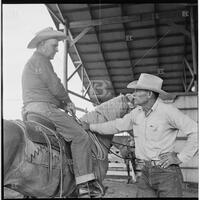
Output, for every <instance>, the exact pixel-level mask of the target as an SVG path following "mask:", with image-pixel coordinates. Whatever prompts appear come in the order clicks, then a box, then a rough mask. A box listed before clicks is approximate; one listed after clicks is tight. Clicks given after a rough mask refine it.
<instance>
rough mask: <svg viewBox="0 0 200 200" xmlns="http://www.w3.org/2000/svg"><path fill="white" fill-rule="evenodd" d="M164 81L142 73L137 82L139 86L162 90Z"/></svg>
mask: <svg viewBox="0 0 200 200" xmlns="http://www.w3.org/2000/svg"><path fill="white" fill-rule="evenodd" d="M162 83H163V80H162V79H161V78H159V77H157V76H154V75H152V74H146V73H142V74H141V75H140V78H139V79H138V81H137V85H141V86H143V87H147V88H155V89H158V90H160V89H161V88H162Z"/></svg>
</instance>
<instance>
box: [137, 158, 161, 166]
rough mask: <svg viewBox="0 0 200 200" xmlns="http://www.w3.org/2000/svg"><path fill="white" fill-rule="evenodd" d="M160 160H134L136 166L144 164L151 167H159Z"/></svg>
mask: <svg viewBox="0 0 200 200" xmlns="http://www.w3.org/2000/svg"><path fill="white" fill-rule="evenodd" d="M159 161H160V160H143V159H136V162H138V164H145V165H151V166H159Z"/></svg>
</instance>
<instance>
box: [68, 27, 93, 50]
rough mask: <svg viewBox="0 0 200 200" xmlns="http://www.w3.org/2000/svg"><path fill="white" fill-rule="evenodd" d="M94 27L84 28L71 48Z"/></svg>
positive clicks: (72, 42)
mask: <svg viewBox="0 0 200 200" xmlns="http://www.w3.org/2000/svg"><path fill="white" fill-rule="evenodd" d="M91 29H92V27H87V28H84V29H83V30H82V31H81V33H80V34H78V35H77V36H76V37H75V38H74V39H73V40H71V41H70V47H72V46H73V45H74V44H76V42H78V41H79V40H80V39H81V38H82V37H83V36H84V35H85V34H86V33H87V32H89V31H90V30H91Z"/></svg>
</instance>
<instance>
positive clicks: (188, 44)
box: [71, 43, 191, 54]
mask: <svg viewBox="0 0 200 200" xmlns="http://www.w3.org/2000/svg"><path fill="white" fill-rule="evenodd" d="M184 45H185V44H184V43H180V44H169V45H159V46H158V47H157V48H158V49H162V48H170V47H184ZM186 46H191V44H190V43H187V44H186ZM149 48H151V47H150V46H146V47H129V49H130V51H134V50H147V49H149ZM155 48H156V47H154V48H152V49H155ZM126 51H127V49H126V48H124V49H117V50H114V49H113V50H106V51H105V52H106V53H115V52H116V53H117V52H126ZM98 53H99V51H86V52H85V51H81V54H98ZM71 54H74V52H71Z"/></svg>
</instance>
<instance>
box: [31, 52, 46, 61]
mask: <svg viewBox="0 0 200 200" xmlns="http://www.w3.org/2000/svg"><path fill="white" fill-rule="evenodd" d="M34 55H39V56H42V57H44V58H46V59H47V60H49V59H48V58H47V57H46V56H45V55H44V54H42V53H41V52H39V51H38V50H36V51H35V52H34Z"/></svg>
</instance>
